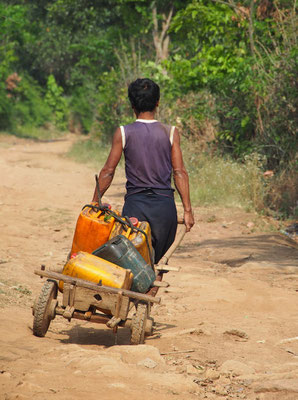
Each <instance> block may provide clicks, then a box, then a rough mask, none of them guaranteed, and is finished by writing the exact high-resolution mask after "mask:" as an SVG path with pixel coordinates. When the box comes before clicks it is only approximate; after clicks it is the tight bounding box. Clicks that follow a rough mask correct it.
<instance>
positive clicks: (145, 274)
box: [93, 235, 155, 293]
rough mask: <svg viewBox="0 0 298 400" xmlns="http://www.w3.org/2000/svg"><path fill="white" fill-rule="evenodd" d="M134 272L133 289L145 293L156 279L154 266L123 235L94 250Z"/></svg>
mask: <svg viewBox="0 0 298 400" xmlns="http://www.w3.org/2000/svg"><path fill="white" fill-rule="evenodd" d="M93 254H94V255H96V256H98V257H101V258H104V259H106V260H108V261H110V262H112V263H114V264H117V265H119V266H120V267H122V268H125V269H130V270H131V272H132V273H133V283H132V286H131V290H133V291H135V292H140V293H145V292H147V291H148V289H149V288H150V286H152V283H153V282H154V281H155V272H154V270H153V268H152V267H151V266H150V265H149V264H148V263H146V261H145V260H144V259H143V257H142V256H141V255H140V253H139V252H138V251H137V249H136V248H135V247H134V245H133V244H132V242H131V241H130V240H129V239H127V238H126V237H125V236H123V235H118V236H116V237H114V238H113V239H111V240H109V241H108V242H107V243H105V244H104V245H103V246H101V247H99V248H98V249H96V250H95V251H94V252H93Z"/></svg>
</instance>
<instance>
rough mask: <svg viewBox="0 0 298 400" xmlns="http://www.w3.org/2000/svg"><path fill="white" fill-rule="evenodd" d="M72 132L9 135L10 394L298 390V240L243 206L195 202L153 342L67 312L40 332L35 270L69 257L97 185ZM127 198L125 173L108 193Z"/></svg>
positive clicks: (3, 181)
mask: <svg viewBox="0 0 298 400" xmlns="http://www.w3.org/2000/svg"><path fill="white" fill-rule="evenodd" d="M72 140H73V139H72V138H71V137H70V138H68V139H66V140H64V141H57V142H52V143H36V142H31V141H25V140H20V139H15V138H13V137H7V136H1V137H0V243H1V244H0V360H1V361H0V399H3V400H4V399H5V400H13V399H20V400H27V399H36V400H44V399H49V400H51V399H57V400H72V399H83V398H84V399H89V400H93V399H98V398H100V399H102V400H108V399H109V400H113V399H119V398H121V399H123V400H126V399H130V400H139V399H143V400H147V399H152V398H156V399H159V400H172V399H179V400H180V399H181V400H184V399H190V400H191V399H218V400H220V399H234V398H239V399H251V400H253V399H254V400H255V399H259V400H275V399H276V400H277V399H278V400H279V399H291V400H294V399H297V398H298V340H297V336H298V322H297V315H298V306H297V294H298V293H297V292H298V282H297V277H298V268H297V249H295V245H294V244H293V243H290V242H288V241H287V240H285V239H283V238H282V237H281V236H280V235H279V234H278V233H274V223H273V221H270V220H268V219H265V218H261V217H258V216H257V215H255V214H248V213H244V212H243V211H241V210H231V209H229V210H220V209H202V208H197V209H196V221H197V224H196V226H195V227H194V229H193V230H192V231H191V233H189V234H188V235H187V236H186V237H185V239H184V242H183V244H182V246H181V247H180V248H179V250H178V251H177V252H176V253H175V255H174V256H173V258H172V259H171V261H170V264H171V265H173V266H181V271H180V272H179V273H169V274H168V275H167V276H166V280H167V281H168V282H169V283H170V284H171V286H170V287H169V288H168V289H161V290H160V296H161V298H162V304H161V305H160V306H155V307H154V308H153V310H152V314H153V316H154V319H155V321H156V330H155V335H154V336H153V337H151V338H148V339H147V341H146V345H142V346H129V331H128V330H126V329H124V328H122V329H121V330H120V332H119V334H118V345H117V346H115V345H114V343H115V338H114V335H113V333H112V332H111V331H110V330H109V329H108V328H106V327H105V325H97V324H91V323H88V322H80V321H78V322H77V321H76V320H73V321H71V322H70V323H69V322H68V321H66V320H64V319H63V318H62V317H57V318H56V319H55V320H54V321H53V322H52V323H51V325H50V328H49V331H48V333H47V335H46V337H45V338H37V337H34V336H33V335H32V314H31V308H30V306H31V304H32V301H33V299H34V298H35V297H36V295H37V294H38V293H39V291H40V289H41V287H42V285H43V280H41V279H40V278H39V277H38V276H36V275H34V274H33V270H34V269H35V268H38V267H39V266H40V264H42V263H43V264H46V266H47V267H48V268H52V269H57V268H61V266H62V265H63V263H64V260H65V258H66V255H67V253H68V251H69V248H70V245H71V241H72V235H73V231H74V227H75V222H76V218H77V215H78V213H79V211H80V209H81V206H82V205H83V204H85V203H86V202H88V201H89V200H90V198H91V195H92V192H93V180H94V178H93V176H94V173H95V172H96V171H94V170H92V169H91V168H89V167H87V166H84V165H80V164H76V163H75V162H73V161H71V160H69V159H67V158H65V156H64V155H65V153H66V151H67V149H68V148H69V146H70V145H71V141H72ZM99 167H100V166H99ZM122 198H123V174H122V172H121V171H120V172H119V175H118V176H117V177H116V179H115V182H114V184H113V187H112V188H111V189H110V190H109V192H108V193H107V199H108V200H109V201H110V202H112V204H121V202H122ZM290 338H296V340H295V339H292V340H285V339H290Z"/></svg>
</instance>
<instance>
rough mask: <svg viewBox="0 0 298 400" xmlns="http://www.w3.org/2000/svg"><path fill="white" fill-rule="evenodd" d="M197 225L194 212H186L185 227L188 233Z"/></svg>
mask: <svg viewBox="0 0 298 400" xmlns="http://www.w3.org/2000/svg"><path fill="white" fill-rule="evenodd" d="M194 224H195V219H194V216H193V212H192V210H190V211H184V225H185V226H186V232H189V231H190V230H191V228H192V227H193V226H194Z"/></svg>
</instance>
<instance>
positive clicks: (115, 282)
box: [59, 251, 133, 292]
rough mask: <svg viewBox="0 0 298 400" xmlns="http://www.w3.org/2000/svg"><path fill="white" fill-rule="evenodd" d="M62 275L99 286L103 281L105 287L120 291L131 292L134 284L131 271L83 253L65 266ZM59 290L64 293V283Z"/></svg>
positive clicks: (60, 283)
mask: <svg viewBox="0 0 298 400" xmlns="http://www.w3.org/2000/svg"><path fill="white" fill-rule="evenodd" d="M127 271H128V272H127ZM62 274H63V275H68V276H72V277H74V278H80V279H84V280H86V281H89V282H94V283H97V284H98V283H99V282H100V281H101V283H102V285H104V286H110V287H114V288H118V289H128V290H129V289H130V288H131V285H132V282H133V274H132V272H131V271H130V270H125V269H124V268H121V267H119V266H118V265H116V264H113V263H111V262H109V261H106V260H104V259H102V258H99V257H97V256H94V255H93V254H89V253H86V252H83V251H81V252H79V253H78V254H77V255H76V256H74V257H72V258H71V259H70V260H69V261H68V262H67V263H66V264H65V266H64V268H63V271H62ZM59 290H60V291H61V292H63V281H60V282H59Z"/></svg>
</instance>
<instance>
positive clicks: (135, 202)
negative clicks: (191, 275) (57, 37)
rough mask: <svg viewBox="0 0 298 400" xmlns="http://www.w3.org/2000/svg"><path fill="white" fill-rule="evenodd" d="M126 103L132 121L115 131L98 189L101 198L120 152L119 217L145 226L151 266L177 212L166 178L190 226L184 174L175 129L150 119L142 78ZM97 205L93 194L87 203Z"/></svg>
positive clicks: (151, 96) (151, 86)
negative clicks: (122, 164) (122, 179)
mask: <svg viewBox="0 0 298 400" xmlns="http://www.w3.org/2000/svg"><path fill="white" fill-rule="evenodd" d="M128 97H129V100H130V103H131V106H132V108H133V111H134V113H135V115H136V118H137V119H136V121H135V122H133V123H132V124H129V125H125V126H120V127H119V128H117V129H116V131H115V133H114V136H113V141H112V147H111V151H110V154H109V156H108V158H107V161H106V163H105V164H104V166H103V168H102V170H101V171H100V173H99V177H98V183H99V188H100V194H101V196H102V195H103V194H104V193H105V192H106V190H107V189H108V188H109V186H110V185H111V183H112V180H113V177H114V173H115V169H116V167H117V165H118V162H119V161H120V158H121V155H122V152H123V153H124V157H125V173H126V179H127V182H126V195H125V202H124V207H123V210H122V216H127V217H136V218H137V219H138V220H139V221H148V222H149V224H150V227H151V234H152V246H153V249H154V256H155V264H157V263H158V261H159V260H160V259H161V258H162V256H163V255H164V254H165V253H166V251H167V250H168V249H169V247H170V246H171V244H172V243H173V241H174V239H175V235H176V229H177V211H176V205H175V201H174V189H172V187H171V176H172V174H173V177H174V184H175V187H176V189H177V191H178V193H179V195H180V197H181V200H182V204H183V208H184V224H185V226H186V231H189V230H190V229H191V228H192V226H193V225H194V216H193V212H192V207H191V201H190V195H189V180H188V174H187V171H186V169H185V166H184V163H183V158H182V152H181V148H180V137H179V132H178V130H177V128H176V127H174V126H173V127H171V126H167V125H164V124H162V123H161V122H158V121H157V120H156V119H155V114H156V110H157V107H158V105H159V98H160V89H159V86H158V85H157V84H156V83H155V82H153V81H152V80H150V79H147V78H145V79H137V80H136V81H134V82H132V83H131V84H130V85H129V87H128ZM97 199H98V194H97V189H96V188H95V191H94V196H93V199H92V201H93V202H97Z"/></svg>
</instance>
